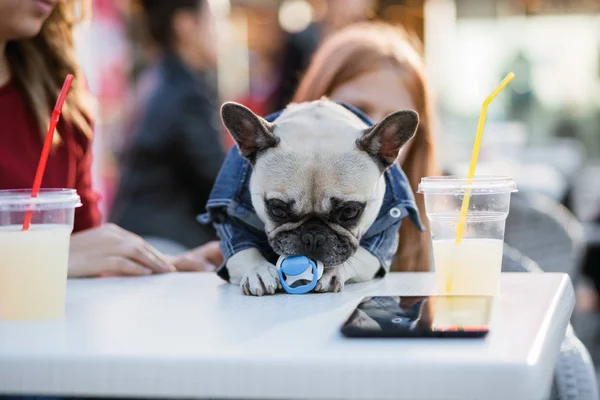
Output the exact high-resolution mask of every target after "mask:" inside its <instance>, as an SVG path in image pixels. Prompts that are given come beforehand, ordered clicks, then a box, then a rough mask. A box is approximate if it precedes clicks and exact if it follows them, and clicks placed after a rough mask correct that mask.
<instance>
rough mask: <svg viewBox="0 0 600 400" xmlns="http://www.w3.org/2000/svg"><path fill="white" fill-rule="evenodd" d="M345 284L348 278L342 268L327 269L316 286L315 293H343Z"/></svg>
mask: <svg viewBox="0 0 600 400" xmlns="http://www.w3.org/2000/svg"><path fill="white" fill-rule="evenodd" d="M344 282H346V277H345V275H344V270H343V268H342V267H341V266H338V267H329V268H325V271H323V276H322V277H321V279H319V281H318V282H317V286H315V292H319V293H326V292H334V293H336V292H341V291H342V289H344Z"/></svg>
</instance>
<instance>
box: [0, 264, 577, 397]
mask: <svg viewBox="0 0 600 400" xmlns="http://www.w3.org/2000/svg"><path fill="white" fill-rule="evenodd" d="M432 291H433V275H432V274H425V273H421V274H391V275H390V276H388V277H387V278H385V279H383V280H377V281H373V282H369V283H363V284H355V285H347V286H346V289H345V290H344V291H343V292H342V293H338V294H309V295H300V296H292V295H283V294H282V295H276V296H270V297H262V298H257V297H246V296H243V295H242V294H241V293H240V291H239V289H238V288H237V287H235V286H232V285H228V284H224V283H223V282H222V281H220V280H219V279H218V278H217V277H216V276H214V275H212V274H207V273H187V274H183V273H179V274H170V275H163V276H152V277H146V278H125V279H121V278H109V279H104V280H102V279H94V280H72V281H69V288H68V300H67V315H66V318H65V319H64V320H61V321H54V322H28V323H26V322H0V393H13V394H35V393H37V394H54V395H94V396H135V397H171V398H173V397H186V398H207V397H210V398H246V399H248V398H262V399H272V398H286V399H301V398H303V399H306V398H315V399H317V398H318V399H395V400H398V399H411V400H420V399H423V400H425V399H426V400H436V399H445V400H452V399H457V400H465V399H470V400H474V399H486V400H494V399H498V400H506V399H512V400H519V399H527V400H534V399H542V398H544V397H545V396H546V395H547V392H548V390H549V387H550V383H551V378H552V373H553V368H554V365H555V362H556V358H557V355H558V351H559V346H560V343H561V341H562V339H563V337H564V333H565V329H566V326H567V323H568V319H569V317H570V314H571V311H572V309H573V305H574V295H573V289H572V286H571V283H570V281H569V278H568V277H567V276H566V275H564V274H526V273H520V274H518V273H517V274H503V276H502V280H501V295H500V297H499V301H498V302H497V304H496V310H495V313H494V316H493V319H492V325H491V333H490V334H489V335H488V336H487V338H485V339H379V340H378V339H345V338H343V337H342V336H341V334H340V333H339V327H340V325H341V324H342V322H343V321H344V320H345V319H346V318H347V317H348V315H349V314H350V313H351V311H352V310H353V309H354V307H355V306H356V305H357V304H358V302H359V300H360V299H361V298H362V296H365V295H373V294H377V295H424V294H429V293H432Z"/></svg>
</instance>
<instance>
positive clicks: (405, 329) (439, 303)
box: [342, 296, 493, 338]
mask: <svg viewBox="0 0 600 400" xmlns="http://www.w3.org/2000/svg"><path fill="white" fill-rule="evenodd" d="M492 302H493V297H491V296H374V297H365V298H363V299H362V300H361V302H360V304H359V305H358V307H357V308H356V309H355V310H354V312H353V313H352V315H350V317H349V318H348V320H347V321H346V322H345V323H344V325H343V326H342V334H344V335H345V336H348V337H454V338H460V337H465V338H466V337H471V338H472V337H483V336H485V335H486V334H487V333H488V332H489V323H490V315H491V310H492Z"/></svg>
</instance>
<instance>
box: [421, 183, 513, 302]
mask: <svg viewBox="0 0 600 400" xmlns="http://www.w3.org/2000/svg"><path fill="white" fill-rule="evenodd" d="M515 190H516V189H515V184H514V181H513V180H512V178H510V177H475V178H473V180H472V182H469V181H468V180H467V179H460V178H455V177H431V178H423V179H422V180H421V184H420V185H419V193H423V194H424V196H425V211H426V214H427V218H428V220H429V225H430V229H429V230H430V233H431V239H432V247H433V261H434V265H435V271H436V281H437V289H438V294H440V295H491V296H495V295H497V294H498V289H499V281H500V272H501V269H502V250H503V247H504V246H503V245H504V228H505V224H506V217H507V216H508V210H509V206H510V195H511V193H512V192H513V191H515ZM467 191H468V192H469V193H470V196H471V197H470V201H469V208H468V210H467V214H466V220H465V230H464V234H463V237H462V239H461V240H460V242H457V241H456V232H457V230H458V225H459V219H460V211H461V206H462V202H463V197H464V195H465V193H466V192H467Z"/></svg>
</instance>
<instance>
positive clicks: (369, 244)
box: [360, 219, 402, 277]
mask: <svg viewBox="0 0 600 400" xmlns="http://www.w3.org/2000/svg"><path fill="white" fill-rule="evenodd" d="M401 224H402V220H400V219H399V220H398V221H397V222H395V223H394V224H392V225H390V226H389V227H387V228H386V229H385V230H383V231H381V232H380V233H378V234H376V235H373V236H369V237H367V238H363V239H362V240H361V241H360V246H361V247H362V248H364V249H365V250H367V251H368V252H369V253H371V254H373V255H374V256H375V257H377V259H378V260H379V265H380V266H381V268H380V269H379V271H378V272H377V275H376V276H378V277H382V276H385V274H387V273H388V272H389V271H390V267H391V265H392V261H393V259H394V256H395V254H396V251H397V250H398V239H399V234H398V231H399V230H400V225H401Z"/></svg>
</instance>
